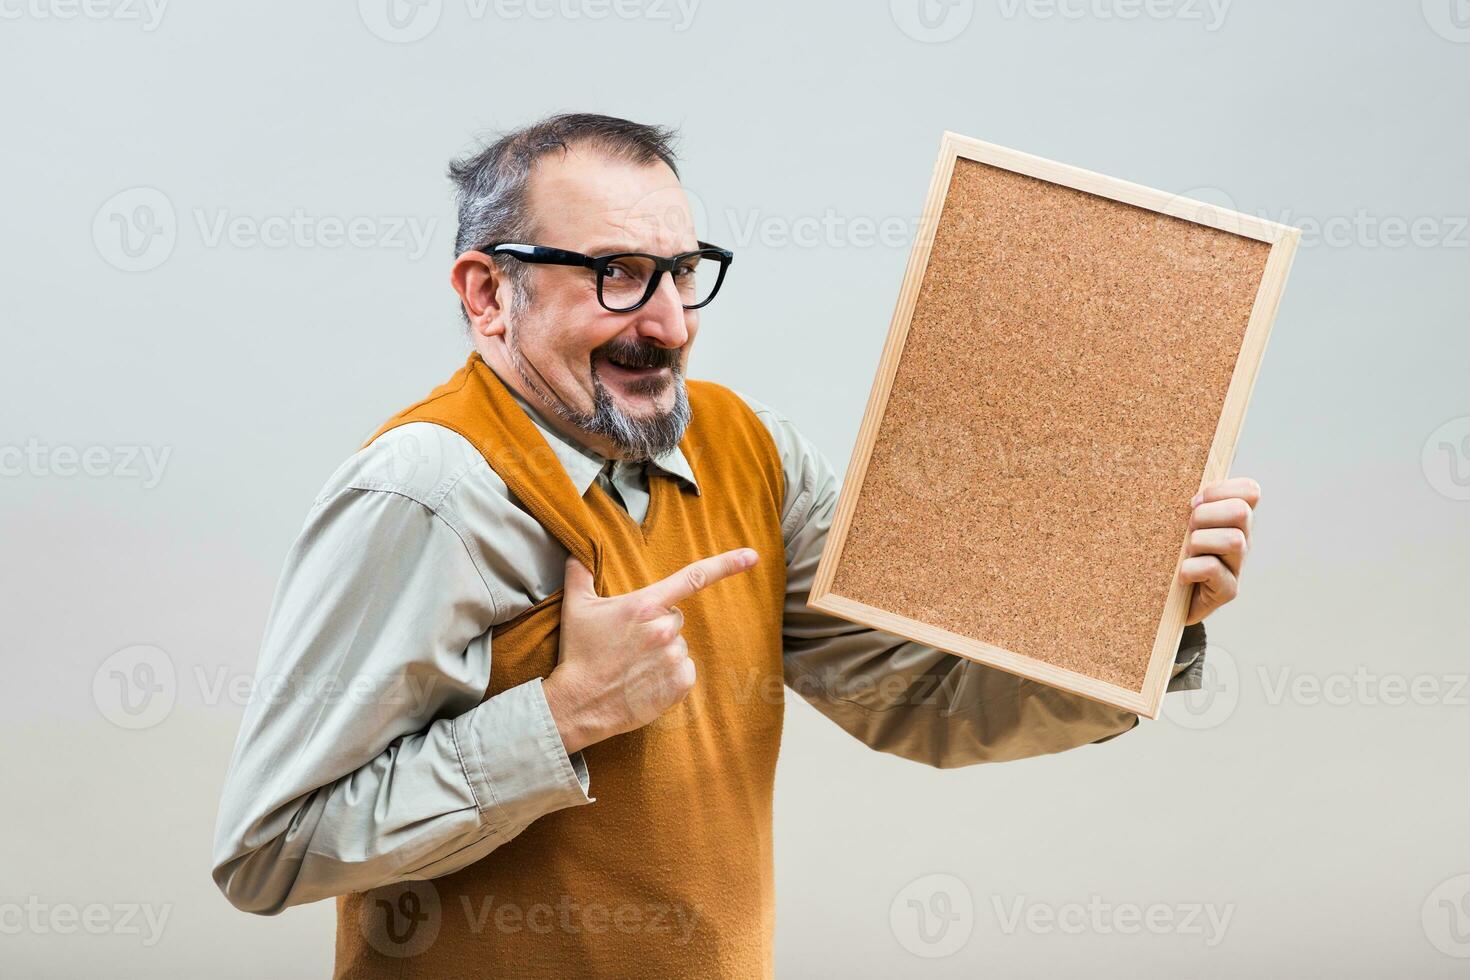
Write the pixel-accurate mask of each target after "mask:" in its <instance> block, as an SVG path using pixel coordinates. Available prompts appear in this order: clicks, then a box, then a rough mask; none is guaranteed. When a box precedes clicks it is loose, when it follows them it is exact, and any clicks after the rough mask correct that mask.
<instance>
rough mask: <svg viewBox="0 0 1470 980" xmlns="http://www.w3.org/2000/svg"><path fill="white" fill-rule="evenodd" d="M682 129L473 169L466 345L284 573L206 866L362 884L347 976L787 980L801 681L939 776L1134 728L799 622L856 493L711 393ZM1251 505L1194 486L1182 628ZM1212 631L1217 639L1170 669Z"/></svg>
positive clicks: (564, 130)
mask: <svg viewBox="0 0 1470 980" xmlns="http://www.w3.org/2000/svg"><path fill="white" fill-rule="evenodd" d="M671 135H672V134H671V133H670V132H668V131H666V130H663V129H659V128H654V127H648V126H642V125H638V124H635V123H631V122H627V121H625V120H619V119H612V118H608V117H604V116H594V115H565V116H558V117H554V118H551V119H547V120H545V121H543V122H540V123H537V124H536V125H533V126H531V127H528V128H526V129H523V130H520V131H518V132H514V133H511V134H509V135H507V136H505V137H503V138H502V139H500V140H499V141H498V142H496V143H494V144H493V145H491V146H490V147H488V148H487V149H485V150H484V151H483V152H480V153H478V154H475V155H473V156H471V157H469V158H467V159H465V160H463V161H460V162H458V163H456V164H454V165H453V166H452V167H451V171H450V172H451V176H452V177H453V178H454V180H455V181H456V182H457V184H458V188H459V222H460V223H459V235H458V240H457V242H456V254H457V256H458V257H457V259H456V260H455V262H454V265H453V268H452V270H451V273H450V280H451V282H452V284H453V286H454V289H455V291H456V293H457V294H458V295H459V299H460V303H461V307H462V310H463V313H464V316H465V319H466V321H467V323H468V325H469V330H470V336H471V339H472V342H473V345H474V353H473V354H472V355H471V356H470V357H469V359H468V361H467V362H466V364H465V365H464V366H463V367H462V368H461V369H460V370H459V371H457V372H456V373H455V374H454V376H453V377H452V378H450V380H449V381H447V382H446V383H445V384H443V385H441V386H440V387H439V388H437V389H435V391H434V392H433V393H431V395H430V396H429V397H428V398H427V399H425V400H424V401H422V402H419V403H418V404H416V405H414V406H411V407H410V408H408V409H405V410H404V411H403V412H401V413H399V414H398V415H396V416H394V417H393V418H392V419H390V420H389V422H388V423H387V424H385V425H384V426H383V427H382V428H381V429H380V430H379V431H378V433H377V434H376V435H375V437H374V438H373V439H371V440H370V441H369V443H368V444H367V445H366V446H365V447H364V448H363V449H362V450H360V451H359V452H358V453H357V454H356V455H355V456H354V457H353V458H351V459H350V460H349V461H348V462H347V463H346V464H344V465H343V466H342V467H341V468H340V469H339V470H338V472H337V473H336V474H335V475H334V476H333V477H332V478H331V480H330V481H329V482H328V484H327V486H326V488H325V490H324V491H323V492H322V494H321V495H320V496H319V497H318V498H317V500H316V501H315V503H314V505H313V508H312V510H311V513H310V516H309V517H308V519H307V522H306V525H305V527H304V528H303V530H302V532H301V536H300V538H299V540H298V541H297V543H296V545H295V546H294V547H293V549H292V552H291V554H290V556H289V558H288V560H287V564H286V568H285V572H284V574H283V578H282V582H281V586H280V589H279V591H278V593H277V595H276V599H275V603H274V607H273V610H272V613H271V618H270V622H269V625H268V627H267V631H266V636H265V640H264V648H263V651H262V655H261V659H260V664H259V667H258V671H259V679H258V682H257V688H256V690H257V696H256V698H255V699H254V700H253V701H252V703H251V705H250V707H249V710H248V711H247V712H246V716H245V720H244V723H243V726H242V729H241V732H240V737H239V741H238V743H237V745H236V749H235V755H234V758H233V760H232V762H231V767H230V773H229V777H228V780H227V783H226V786H225V789H224V795H223V803H222V807H221V812H220V819H219V825H218V830H217V836H216V846H215V855H214V856H215V861H214V877H215V880H216V882H217V883H218V884H219V886H220V888H221V889H222V890H223V891H224V893H225V894H226V895H227V896H228V897H229V899H230V901H231V902H233V903H234V904H235V905H236V906H238V907H239V908H241V909H244V910H247V911H251V912H257V913H262V914H275V913H278V912H280V911H281V910H282V909H284V908H286V907H288V906H291V905H298V904H301V903H305V902H312V901H317V900H319V899H323V898H327V897H330V896H336V897H337V901H338V929H337V974H338V975H339V976H351V977H378V976H389V975H392V976H422V977H445V976H462V977H472V976H484V977H512V976H514V977H531V976H534V977H557V978H564V977H574V976H635V975H636V976H650V977H664V976H699V977H751V976H769V975H770V974H771V971H772V957H771V937H772V930H773V923H772V915H773V908H774V902H773V893H772V862H771V791H772V784H773V780H774V772H775V763H776V755H777V747H778V744H779V740H780V733H781V722H782V704H783V702H782V694H783V690H784V688H783V682H784V684H785V685H788V686H790V687H792V688H793V689H794V690H796V691H798V692H799V693H800V694H801V696H802V697H804V698H805V699H806V700H808V701H809V702H810V703H811V704H813V705H814V706H815V707H816V708H817V709H818V710H819V711H821V712H822V713H823V714H825V715H826V716H828V717H829V718H831V719H832V720H833V721H835V722H836V723H837V724H838V725H840V726H841V727H842V728H844V729H845V730H846V731H848V732H850V733H851V734H853V735H854V736H856V737H857V738H859V739H861V740H862V741H863V742H865V743H866V744H868V745H870V746H872V747H873V748H876V749H879V750H881V751H885V752H892V753H895V754H898V755H901V756H904V757H907V758H910V759H915V760H918V761H921V762H924V763H927V764H929V765H933V766H939V767H952V766H962V765H969V764H973V763H979V762H992V761H1003V760H1009V759H1019V758H1023V757H1027V756H1035V755H1039V754H1043V753H1050V752H1058V751H1062V750H1065V749H1069V748H1072V747H1075V746H1080V745H1084V744H1087V743H1092V742H1099V741H1104V740H1106V739H1109V738H1112V737H1113V736H1115V735H1118V734H1120V733H1122V732H1124V731H1127V730H1128V729H1130V728H1132V727H1133V726H1134V725H1135V724H1136V723H1137V721H1138V718H1137V716H1135V715H1133V714H1131V713H1129V712H1126V711H1121V710H1118V709H1114V708H1110V707H1107V706H1104V705H1101V704H1098V703H1096V702H1092V701H1088V700H1086V699H1083V698H1079V697H1076V696H1073V695H1069V694H1066V693H1063V692H1060V691H1057V690H1054V689H1051V688H1048V687H1045V686H1043V685H1040V684H1035V683H1032V682H1029V681H1024V680H1021V679H1019V678H1016V677H1014V676H1013V675H1010V674H1007V673H1005V672H1002V671H998V670H992V669H989V668H987V667H984V666H981V665H978V664H975V663H972V662H969V661H966V660H963V659H961V658H958V657H954V656H951V655H948V654H945V653H942V652H940V651H937V650H935V649H932V648H930V647H925V646H923V645H920V644H917V643H911V642H906V641H904V640H902V639H901V638H898V637H895V636H892V635H888V634H884V633H881V632H878V631H875V630H871V629H866V628H862V627H859V626H855V625H853V624H851V623H847V622H843V621H840V620H837V619H834V618H831V617H828V616H825V615H822V614H820V613H817V612H816V611H814V610H812V609H809V608H807V606H806V597H807V593H808V590H809V588H810V585H811V580H812V575H813V573H814V571H815V568H816V564H817V560H818V557H819V555H820V553H821V549H822V543H823V540H824V538H825V535H826V533H827V530H828V527H829V526H830V523H831V519H832V513H833V509H834V505H835V502H836V498H837V493H838V480H837V478H836V476H835V474H834V472H833V470H832V467H831V466H830V464H829V463H828V462H827V460H826V459H825V458H823V456H822V454H821V453H820V452H819V451H817V450H816V449H815V447H813V446H812V445H811V444H810V443H809V442H807V441H806V440H805V439H804V438H803V437H802V436H801V434H800V433H799V432H798V431H797V430H796V428H795V427H794V426H793V425H792V424H791V423H790V422H789V421H787V420H786V419H784V418H782V417H781V416H779V415H778V414H776V413H775V412H773V411H772V410H771V409H769V408H766V407H765V406H762V405H760V404H758V403H756V402H754V401H752V400H750V399H747V398H744V397H743V396H740V395H737V394H736V393H734V392H731V391H729V390H728V389H725V388H721V387H720V386H718V385H714V384H710V383H707V382H698V381H688V382H686V380H685V376H686V370H687V366H688V360H689V353H690V350H691V348H692V347H693V342H694V339H695V336H696V334H697V333H698V330H699V325H700V318H701V314H702V309H703V308H704V307H705V306H706V305H707V303H708V302H709V301H710V300H712V299H713V298H714V296H715V295H716V294H717V291H718V289H719V284H720V282H721V281H722V280H723V277H724V274H725V271H726V267H727V266H728V265H729V261H730V256H729V254H728V253H726V252H723V251H721V250H719V249H716V248H713V247H706V246H704V245H702V244H701V243H699V242H697V241H695V240H694V237H693V235H692V230H691V229H692V222H691V221H690V220H689V212H688V206H687V202H686V201H685V199H684V196H683V193H682V191H681V189H680V184H679V178H678V174H677V170H676V167H675V162H674V158H673V155H672V152H671V150H670V138H671ZM629 253H637V254H629ZM1257 499H1258V491H1257V488H1256V487H1255V484H1254V483H1253V482H1252V481H1249V480H1231V481H1226V482H1224V483H1221V484H1218V485H1216V486H1212V487H1208V488H1206V489H1205V490H1204V491H1202V492H1201V494H1200V495H1199V496H1197V497H1196V499H1195V501H1194V509H1193V518H1192V528H1193V530H1192V533H1191V535H1190V539H1189V541H1190V544H1189V551H1190V555H1189V557H1187V558H1186V559H1185V561H1184V562H1183V567H1182V569H1181V573H1180V574H1181V576H1182V577H1183V579H1184V580H1185V581H1187V582H1192V583H1195V584H1196V585H1197V586H1198V588H1197V589H1196V590H1195V593H1194V598H1193V601H1192V605H1191V608H1190V612H1189V621H1190V623H1191V624H1198V623H1199V622H1200V621H1201V620H1202V619H1203V618H1204V617H1205V616H1206V615H1208V614H1209V613H1210V612H1211V611H1213V610H1214V609H1215V608H1217V607H1219V606H1220V605H1222V604H1223V603H1225V602H1228V601H1229V600H1230V599H1231V598H1233V596H1234V595H1235V592H1236V582H1237V579H1238V576H1239V574H1240V568H1241V562H1242V560H1243V559H1244V557H1245V551H1246V547H1247V539H1248V534H1249V530H1250V519H1251V510H1252V507H1253V506H1254V505H1255V504H1256V502H1257ZM1203 650H1204V635H1203V629H1202V627H1199V626H1197V625H1191V626H1190V628H1189V629H1187V630H1186V634H1185V640H1184V643H1183V644H1182V645H1181V648H1180V652H1179V657H1178V658H1177V663H1176V667H1175V677H1174V680H1173V682H1172V684H1171V686H1172V687H1174V688H1176V689H1177V688H1188V687H1197V686H1198V673H1199V670H1200V669H1201V667H1202V656H1203ZM273 695H274V696H273ZM594 784H595V786H596V789H597V792H598V794H599V796H598V797H597V798H596V799H595V800H594V798H593V797H591V796H589V795H588V791H589V789H591V788H592V787H593V785H594Z"/></svg>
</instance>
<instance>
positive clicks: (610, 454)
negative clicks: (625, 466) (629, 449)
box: [476, 345, 622, 459]
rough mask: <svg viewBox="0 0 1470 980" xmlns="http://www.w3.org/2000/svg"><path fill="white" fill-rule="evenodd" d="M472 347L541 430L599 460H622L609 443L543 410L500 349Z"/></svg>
mask: <svg viewBox="0 0 1470 980" xmlns="http://www.w3.org/2000/svg"><path fill="white" fill-rule="evenodd" d="M476 346H477V349H478V350H479V351H480V359H481V360H483V361H484V362H485V363H486V364H487V365H488V366H489V368H490V370H492V371H494V372H495V376H496V377H497V378H499V379H500V380H501V383H503V384H504V385H505V387H506V388H507V389H508V390H509V391H510V393H511V395H513V396H514V397H515V399H516V401H517V402H518V403H519V404H520V406H521V407H522V408H524V409H525V410H526V411H527V412H529V413H530V414H531V415H532V416H533V417H534V418H535V419H536V421H537V422H539V423H540V425H541V427H542V428H543V429H550V430H551V431H553V432H556V433H557V434H559V435H561V436H562V437H563V438H564V439H566V440H567V441H569V442H571V443H573V444H574V445H576V446H577V447H578V448H580V449H583V450H585V451H586V452H589V453H592V454H594V455H596V456H598V457H600V458H602V459H621V458H622V456H621V454H619V453H618V451H617V450H616V449H615V448H614V447H613V444H612V442H611V441H610V440H608V439H607V438H605V437H601V436H593V435H591V434H590V433H588V432H586V431H585V430H583V429H579V428H578V427H577V426H575V425H573V424H572V423H570V422H568V421H567V420H566V419H564V418H562V417H561V416H560V415H559V414H557V413H556V412H555V411H553V410H552V409H551V408H549V407H547V406H545V405H544V404H543V403H542V401H541V399H540V398H539V397H538V396H537V394H536V393H535V392H534V391H531V390H530V389H529V386H527V384H526V381H525V379H524V378H522V377H521V373H520V372H519V371H517V370H516V369H515V367H514V366H513V365H512V364H511V363H510V361H509V358H508V357H507V356H506V353H505V349H504V346H503V345H493V346H491V347H490V349H489V350H488V352H487V351H486V349H485V348H483V347H480V346H479V345H476Z"/></svg>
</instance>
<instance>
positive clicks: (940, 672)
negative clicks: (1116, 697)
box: [742, 396, 1205, 768]
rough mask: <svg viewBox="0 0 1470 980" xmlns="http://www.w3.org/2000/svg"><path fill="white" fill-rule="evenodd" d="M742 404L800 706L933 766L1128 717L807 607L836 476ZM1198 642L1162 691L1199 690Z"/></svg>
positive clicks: (1106, 726) (1033, 746)
mask: <svg viewBox="0 0 1470 980" xmlns="http://www.w3.org/2000/svg"><path fill="white" fill-rule="evenodd" d="M742 397H743V396H742ZM746 402H747V403H748V404H749V405H750V407H751V408H752V409H753V410H754V411H755V412H756V413H757V415H758V416H759V417H760V419H761V421H762V422H764V423H765V425H766V427H767V429H768V430H769V431H770V432H771V436H772V438H773V439H774V440H775V441H776V445H777V448H778V449H779V450H780V452H781V459H782V465H783V469H784V470H785V476H786V499H785V502H784V505H783V512H782V534H783V537H784V539H785V543H786V568H787V579H786V610H785V624H784V627H783V629H784V633H785V637H786V645H785V671H786V683H787V684H788V685H789V686H790V687H791V688H792V689H793V690H795V691H796V692H797V693H798V694H800V695H801V696H802V697H803V698H804V699H805V700H806V701H807V702H808V703H810V704H811V705H812V706H813V707H815V708H816V709H817V710H818V711H820V712H822V714H824V715H826V716H827V717H828V718H830V719H832V720H833V721H834V722H836V723H837V724H838V725H839V726H841V727H842V728H843V729H844V730H845V731H847V732H848V733H849V734H851V735H853V736H854V737H856V738H858V739H860V740H861V741H863V742H864V743H866V744H867V745H869V746H871V747H873V748H875V749H878V750H879V751H883V752H891V753H893V754H895V755H899V756H903V757H904V758H908V759H913V760H916V761H919V762H923V763H926V764H928V765H931V766H937V767H941V768H951V767H955V766H966V765H973V764H975V763H980V762H1002V761H1007V760H1012V759H1022V758H1026V757H1028V756H1036V755H1045V754H1048V753H1052V752H1061V751H1064V750H1066V749H1070V748H1075V747H1077V746H1080V745H1086V744H1088V743H1091V742H1099V741H1103V740H1105V739H1109V738H1112V737H1114V736H1116V735H1119V734H1121V733H1123V732H1126V731H1128V730H1129V729H1131V728H1133V727H1134V726H1135V725H1137V724H1138V716H1137V715H1136V714H1134V713H1133V712H1131V711H1125V710H1122V709H1120V708H1113V707H1109V706H1107V705H1104V704H1100V703H1098V702H1096V701H1092V700H1090V699H1088V698H1083V697H1080V696H1078V695H1074V694H1069V693H1067V692H1064V691H1060V690H1057V689H1056V688H1052V687H1048V686H1047V685H1044V684H1039V683H1036V682H1034V681H1030V680H1026V679H1024V678H1021V677H1017V676H1016V675H1014V674H1011V673H1008V672H1006V671H1003V670H998V669H995V668H992V667H986V666H984V665H983V664H978V663H975V662H973V661H970V660H967V659H965V658H963V657H958V656H955V655H953V654H949V653H945V652H943V651H941V650H937V649H935V648H933V647H930V646H925V645H924V644H921V643H915V642H912V641H909V640H905V639H904V638H903V637H899V636H895V635H893V634H891V633H885V632H882V631H880V630H875V629H871V628H869V627H866V626H860V625H857V624H854V623H850V622H848V621H846V620H842V619H838V618H836V617H834V616H829V615H827V614H825V613H822V612H820V611H818V610H816V609H812V608H810V607H809V606H808V605H807V597H808V594H809V592H810V590H811V584H812V579H813V577H814V576H815V574H816V569H817V563H818V561H819V560H820V558H821V554H822V546H823V544H824V543H825V541H826V538H827V532H828V530H829V529H830V528H831V525H832V515H833V512H834V511H835V510H836V506H837V497H838V492H839V489H840V481H839V480H838V478H837V475H836V473H835V472H834V470H833V469H832V465H831V463H830V462H828V460H827V459H826V457H825V456H824V455H823V454H822V453H821V451H820V450H818V449H817V448H816V447H815V446H814V445H812V444H811V443H810V442H809V441H808V440H807V439H806V438H805V437H804V436H802V435H801V433H800V432H799V431H798V430H797V428H796V427H795V426H794V425H793V424H792V423H791V422H790V421H789V420H787V419H785V418H783V417H781V416H780V415H778V414H777V413H775V412H774V411H772V410H771V409H770V408H768V407H766V406H764V405H761V404H760V403H758V402H755V401H753V400H752V399H749V398H746ZM1204 647H1205V637H1204V627H1203V625H1199V626H1193V627H1189V628H1188V629H1186V631H1185V635H1184V639H1183V641H1182V643H1181V644H1180V649H1179V655H1178V658H1177V661H1176V663H1175V666H1174V677H1173V679H1172V680H1171V681H1170V684H1169V689H1170V690H1188V689H1194V688H1198V687H1199V685H1200V671H1201V670H1202V669H1203V665H1204V664H1203V661H1204Z"/></svg>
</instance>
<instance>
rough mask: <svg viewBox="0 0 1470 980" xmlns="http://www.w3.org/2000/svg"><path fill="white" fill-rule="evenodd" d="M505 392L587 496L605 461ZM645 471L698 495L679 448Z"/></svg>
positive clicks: (514, 393) (658, 458) (512, 393)
mask: <svg viewBox="0 0 1470 980" xmlns="http://www.w3.org/2000/svg"><path fill="white" fill-rule="evenodd" d="M505 390H506V391H508V392H509V393H510V396H511V397H512V398H514V399H515V400H516V404H517V405H519V406H521V408H522V409H523V410H524V411H525V413H526V414H527V415H528V416H529V417H530V419H531V421H532V422H533V423H535V425H536V428H537V429H538V430H540V432H541V434H542V435H543V436H544V437H545V438H546V444H547V445H549V446H550V447H551V452H552V454H553V455H555V456H556V459H557V462H559V463H561V465H562V469H564V470H566V471H567V476H569V477H571V479H572V486H574V487H576V488H577V494H578V495H579V496H581V495H584V494H586V493H587V489H588V488H589V487H591V486H592V482H593V481H594V480H596V479H597V474H598V473H600V472H602V468H603V467H604V466H606V465H607V462H608V460H607V457H606V456H603V455H601V454H599V453H596V452H593V451H592V450H591V449H588V448H587V447H586V446H583V445H582V444H581V443H578V442H575V441H573V440H572V439H570V438H569V437H567V436H565V435H562V433H561V431H560V430H559V429H557V428H556V427H554V426H553V425H552V424H551V423H550V422H548V421H547V420H546V417H545V416H544V415H542V414H541V412H540V410H539V409H537V408H536V407H534V406H533V405H531V404H530V403H529V402H527V401H526V400H525V399H524V398H522V397H521V395H520V393H519V392H517V391H516V390H515V389H514V388H512V387H511V386H510V385H506V386H505ZM647 467H649V468H652V469H655V470H658V471H660V472H662V473H665V474H667V475H669V476H672V477H676V478H677V479H679V480H682V481H683V482H685V483H687V484H688V485H689V488H690V489H691V490H693V491H694V492H695V493H696V494H697V493H699V483H698V481H696V480H695V479H694V468H693V467H691V466H690V465H689V460H688V459H687V458H686V457H685V456H684V451H683V450H682V449H680V448H679V447H678V446H675V447H674V448H673V449H671V450H669V451H668V452H667V453H664V454H663V455H662V456H656V457H654V458H653V459H651V460H649V461H648V463H647Z"/></svg>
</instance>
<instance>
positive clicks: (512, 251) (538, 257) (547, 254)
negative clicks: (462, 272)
mask: <svg viewBox="0 0 1470 980" xmlns="http://www.w3.org/2000/svg"><path fill="white" fill-rule="evenodd" d="M485 253H486V254H487V255H501V254H503V255H514V256H515V257H516V258H518V259H520V260H521V261H522V262H538V263H542V264H546V265H582V266H586V267H587V268H589V269H590V268H592V267H593V264H594V262H595V260H594V259H592V258H591V257H590V256H587V255H583V254H582V253H581V252H569V251H567V250H566V249H562V248H547V247H546V246H545V245H517V244H512V243H506V244H502V245H492V246H491V247H490V248H487V249H486V250H485Z"/></svg>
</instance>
